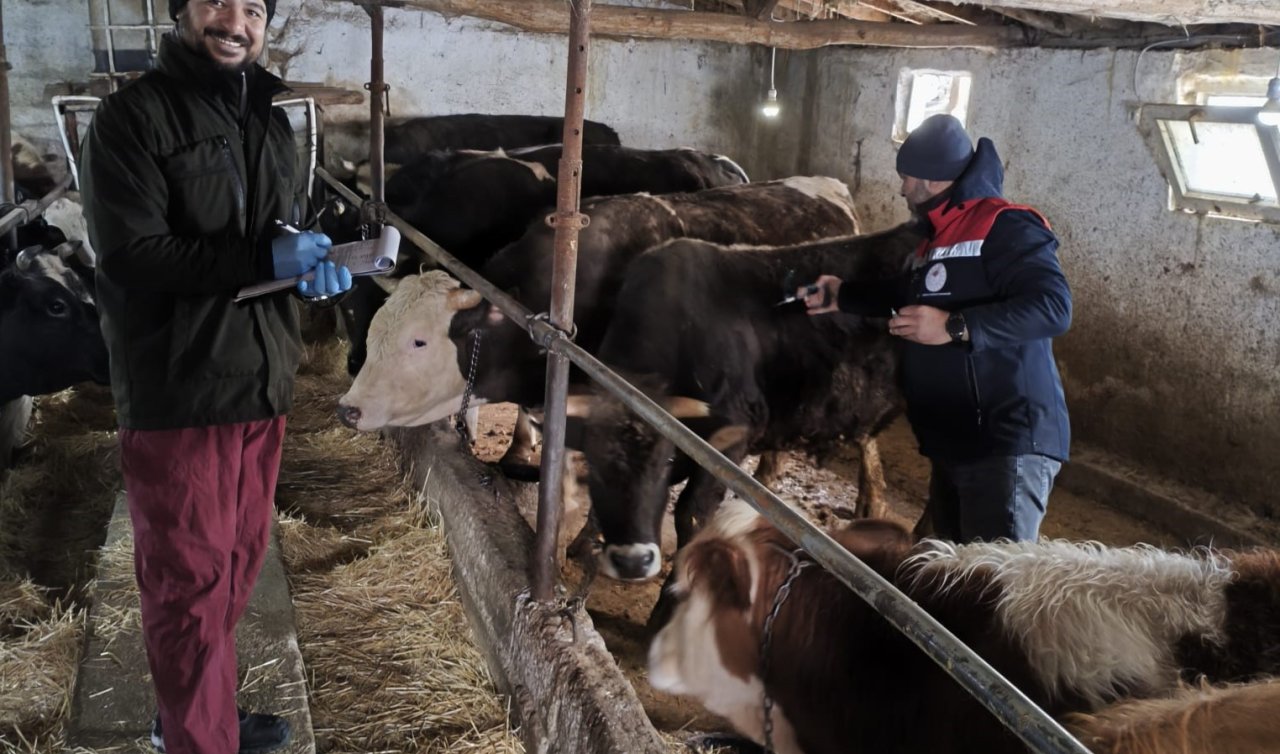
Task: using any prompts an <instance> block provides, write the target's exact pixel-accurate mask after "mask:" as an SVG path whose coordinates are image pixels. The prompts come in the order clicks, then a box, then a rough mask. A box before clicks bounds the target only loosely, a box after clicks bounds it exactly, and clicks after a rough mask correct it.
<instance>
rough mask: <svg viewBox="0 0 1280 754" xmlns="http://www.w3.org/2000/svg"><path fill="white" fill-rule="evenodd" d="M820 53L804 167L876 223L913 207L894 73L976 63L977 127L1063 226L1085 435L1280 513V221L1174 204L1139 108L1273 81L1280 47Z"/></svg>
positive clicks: (1016, 186)
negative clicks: (1218, 78) (1219, 78)
mask: <svg viewBox="0 0 1280 754" xmlns="http://www.w3.org/2000/svg"><path fill="white" fill-rule="evenodd" d="M820 55H821V62H820V64H819V67H820V71H821V73H820V80H819V81H818V82H817V84H816V86H815V87H814V91H815V92H816V99H815V101H814V102H812V103H811V104H810V107H809V111H808V112H807V113H806V118H808V119H809V122H810V123H812V124H820V127H818V128H815V129H814V130H813V131H812V133H811V134H809V135H808V136H806V139H807V140H808V141H810V142H811V143H810V144H808V145H806V146H805V147H804V148H803V149H802V153H803V154H804V155H805V156H806V157H805V159H806V160H807V163H806V164H803V165H802V166H801V167H802V168H803V169H805V170H807V171H809V172H819V173H822V172H825V173H828V174H831V175H835V176H837V177H840V178H843V179H845V180H846V181H848V182H849V183H850V184H851V185H852V186H854V188H855V197H856V199H857V202H858V207H859V211H860V212H861V213H862V217H863V219H864V221H865V222H866V223H867V225H868V227H869V228H871V229H873V230H874V229H879V228H884V227H887V226H889V225H892V224H894V223H897V222H899V221H902V220H904V219H905V218H906V216H907V210H906V207H905V204H904V203H903V200H902V199H901V197H899V195H898V188H899V185H898V180H897V177H896V171H895V168H894V157H895V154H896V149H895V147H894V146H893V145H892V143H891V141H890V131H891V128H892V124H893V118H894V96H895V87H896V83H897V80H898V72H899V70H900V69H902V68H903V67H911V68H942V69H948V70H968V71H971V72H972V73H973V76H974V84H973V93H972V98H971V102H970V108H969V113H970V115H969V126H970V130H971V132H972V133H973V134H974V135H975V136H989V137H991V138H992V139H993V140H994V142H995V144H996V146H997V148H998V149H999V151H1000V154H1001V157H1002V159H1003V160H1004V163H1005V169H1006V178H1005V188H1006V193H1007V195H1008V196H1009V197H1010V198H1012V199H1014V200H1017V201H1020V202H1025V203H1028V204H1031V205H1033V206H1036V207H1038V208H1039V209H1040V210H1041V211H1042V212H1044V214H1045V215H1046V216H1047V217H1048V218H1049V220H1050V222H1051V223H1052V224H1053V226H1054V229H1055V230H1056V231H1057V233H1058V235H1059V236H1060V238H1061V241H1062V247H1061V249H1060V251H1059V256H1060V259H1061V261H1062V265H1063V268H1064V270H1065V272H1066V274H1067V277H1068V279H1069V281H1070V284H1071V286H1072V291H1073V295H1074V321H1073V323H1072V326H1071V330H1070V332H1068V333H1067V334H1066V335H1065V336H1064V337H1062V338H1061V339H1059V340H1058V341H1057V342H1056V344H1055V352H1056V355H1057V358H1058V362H1059V367H1060V368H1061V371H1062V375H1063V381H1064V384H1065V389H1066V391H1067V400H1068V405H1069V408H1070V411H1071V418H1072V426H1073V429H1074V432H1075V435H1076V437H1077V438H1078V439H1080V440H1083V441H1085V442H1088V443H1092V444H1095V445H1099V446H1102V447H1105V448H1107V449H1110V450H1112V451H1114V452H1117V453H1120V454H1122V455H1124V456H1126V457H1129V458H1132V459H1134V460H1136V461H1139V462H1141V463H1144V464H1147V465H1148V466H1150V467H1153V468H1154V469H1156V470H1157V471H1159V472H1161V473H1163V474H1166V475H1168V476H1169V477H1171V478H1174V479H1177V480H1180V481H1182V482H1184V483H1189V484H1193V485H1197V486H1200V487H1202V488H1205V489H1208V490H1210V491H1214V492H1217V493H1219V494H1221V495H1223V496H1226V497H1229V498H1231V499H1236V500H1240V501H1246V502H1249V503H1250V504H1252V505H1254V506H1255V507H1256V508H1258V509H1262V510H1265V511H1268V512H1271V513H1275V514H1280V498H1277V497H1276V495H1275V493H1274V485H1275V478H1276V471H1277V467H1278V466H1277V461H1276V458H1277V455H1276V448H1277V447H1280V336H1277V333H1278V332H1280V226H1276V225H1268V224H1257V223H1247V222H1238V221H1233V220H1227V219H1219V218H1212V217H1204V216H1195V215H1188V214H1182V213H1175V212H1171V211H1170V210H1169V209H1168V193H1167V192H1168V189H1167V185H1166V183H1165V180H1164V179H1163V178H1162V177H1161V175H1160V173H1159V171H1158V169H1157V167H1156V164H1155V162H1154V161H1153V159H1152V156H1151V152H1150V151H1149V149H1148V147H1147V145H1146V143H1145V142H1144V140H1143V138H1142V137H1141V135H1140V134H1139V132H1138V129H1137V126H1136V123H1135V120H1134V118H1133V107H1134V106H1135V105H1136V104H1137V103H1139V102H1143V101H1145V102H1176V101H1178V100H1177V99H1176V97H1177V94H1178V81H1179V79H1180V78H1181V76H1182V74H1185V73H1189V72H1199V73H1203V74H1206V75H1227V74H1239V73H1243V74H1245V75H1251V76H1255V77H1257V79H1256V80H1258V81H1261V82H1263V84H1262V86H1263V87H1265V80H1266V77H1267V76H1270V75H1273V73H1272V72H1273V71H1274V70H1275V65H1276V58H1277V56H1280V51H1277V50H1263V51H1256V50H1255V51H1247V52H1204V53H1188V54H1180V53H1178V54H1176V53H1171V52H1160V51H1158V50H1152V51H1149V52H1147V53H1146V54H1145V55H1141V56H1139V55H1138V54H1137V53H1132V52H1117V51H1112V50H1099V51H1091V52H1081V51H1049V50H1019V51H1004V52H996V53H984V52H977V51H894V52H885V51H869V50H851V49H840V50H836V49H832V50H827V51H824V52H822V53H820ZM1261 91H1262V90H1261V89H1260V90H1259V93H1261ZM762 177H763V176H762Z"/></svg>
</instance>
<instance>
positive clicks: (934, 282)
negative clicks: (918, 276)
mask: <svg viewBox="0 0 1280 754" xmlns="http://www.w3.org/2000/svg"><path fill="white" fill-rule="evenodd" d="M946 284H947V266H946V265H945V264H943V263H942V262H938V263H937V264H935V265H934V266H932V267H930V268H929V271H928V272H927V273H925V276H924V287H925V288H926V289H928V291H929V292H930V293H937V292H938V291H940V290H942V286H944V285H946Z"/></svg>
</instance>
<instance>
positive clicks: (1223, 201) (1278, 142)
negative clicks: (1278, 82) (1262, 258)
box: [1139, 95, 1280, 223]
mask: <svg viewBox="0 0 1280 754" xmlns="http://www.w3.org/2000/svg"><path fill="white" fill-rule="evenodd" d="M1221 97H1222V99H1219V96H1215V97H1213V98H1212V101H1213V102H1214V103H1215V104H1214V105H1212V106H1210V105H1206V106H1203V107H1201V106H1193V105H1147V106H1145V107H1143V108H1142V115H1141V117H1140V119H1139V128H1140V129H1141V131H1142V133H1143V136H1144V137H1145V138H1146V139H1147V143H1148V146H1150V147H1151V150H1152V152H1153V153H1154V154H1155V156H1156V162H1157V163H1158V164H1159V167H1160V172H1161V173H1163V175H1164V177H1165V179H1166V180H1167V181H1168V182H1169V191H1170V200H1171V202H1170V203H1171V208H1172V209H1176V210H1182V211H1184V212H1196V213H1204V214H1212V215H1219V216H1223V217H1233V218H1238V219H1244V220H1255V221H1266V222H1276V223H1280V190H1278V189H1280V129H1278V128H1276V127H1275V126H1263V125H1259V124H1258V123H1257V122H1256V120H1255V117H1256V116H1257V112H1258V110H1257V105H1256V104H1254V102H1256V101H1257V100H1242V99H1241V98H1239V97H1234V96H1232V97H1230V98H1227V97H1228V96H1227V95H1221ZM1219 101H1224V102H1229V103H1232V104H1233V105H1234V104H1235V103H1240V105H1236V106H1217V104H1216V103H1217V102H1219ZM1241 105H1242V106H1241Z"/></svg>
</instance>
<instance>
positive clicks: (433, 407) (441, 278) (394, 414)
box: [338, 177, 857, 431]
mask: <svg viewBox="0 0 1280 754" xmlns="http://www.w3.org/2000/svg"><path fill="white" fill-rule="evenodd" d="M583 213H584V214H586V215H587V216H588V217H590V219H591V223H590V225H588V226H587V227H586V228H585V229H584V230H583V231H582V233H581V235H580V236H579V242H578V275H577V282H576V294H575V303H574V322H575V324H576V325H577V327H578V335H577V343H578V344H579V345H580V346H582V347H583V348H585V349H587V350H588V351H594V350H595V349H596V347H598V345H599V343H600V340H601V338H602V337H603V335H604V332H605V329H606V328H607V327H608V325H609V319H610V317H611V316H612V313H613V306H614V298H615V296H616V295H617V292H618V289H619V288H620V287H621V286H622V283H623V280H624V279H625V278H626V275H627V274H628V273H627V270H628V267H629V266H630V264H631V262H632V260H634V259H635V258H636V257H637V256H639V255H640V254H642V253H643V252H644V251H645V250H647V249H649V248H652V247H653V246H656V245H658V244H661V243H663V242H666V241H669V240H671V239H673V238H696V239H707V240H711V241H716V242H721V243H799V242H801V241H804V240H810V239H818V238H825V237H830V236H836V235H845V234H848V233H851V232H856V228H857V221H856V219H855V215H854V210H853V201H852V199H851V198H850V196H849V190H848V187H847V186H845V185H844V184H843V183H841V182H840V181H837V180H835V179H834V178H822V177H796V178H787V179H785V180H781V181H770V182H767V183H749V184H744V185H740V186H728V187H724V188H716V189H708V190H706V191H699V192H696V193H689V194H670V195H666V196H649V195H647V194H635V195H628V196H621V197H612V198H607V199H599V200H595V201H590V202H586V203H585V204H584V206H583ZM554 235H555V234H554V230H553V229H552V228H549V227H547V226H545V225H541V224H535V225H534V226H532V227H530V228H529V230H528V231H527V232H526V233H525V235H524V236H523V237H522V238H521V239H520V240H519V241H517V242H516V243H514V244H511V245H509V246H507V247H506V248H504V249H503V250H502V251H501V252H499V253H498V254H497V255H496V256H494V257H493V259H491V260H489V262H488V263H487V264H486V265H485V266H484V267H483V268H482V269H481V274H483V275H484V276H485V277H486V278H487V279H489V280H490V281H492V282H493V283H495V284H496V285H497V286H498V287H500V288H502V289H504V290H507V291H511V292H514V293H515V295H516V297H517V298H518V299H519V300H520V301H521V302H522V303H524V304H525V306H527V307H529V308H530V309H532V310H533V311H535V312H539V311H546V310H547V309H548V308H549V306H550V301H551V266H552V258H553V254H552V252H553V246H554ZM476 338H479V342H480V346H479V354H478V356H477V357H476V359H475V363H476V372H475V374H476V379H475V390H474V393H473V396H472V405H481V404H484V403H490V402H503V401H509V402H513V403H518V404H521V405H526V406H536V405H540V404H541V403H542V396H543V392H544V381H545V372H546V362H545V357H544V356H543V354H542V353H541V352H540V351H539V347H538V346H537V344H535V343H533V341H532V340H531V339H530V338H529V335H528V334H527V333H526V332H525V331H524V329H523V328H522V327H521V326H520V325H517V324H515V323H512V322H509V321H507V320H506V318H504V317H503V316H502V315H501V313H499V312H498V311H497V310H496V309H494V308H492V307H490V306H482V305H481V298H480V296H479V295H478V294H477V293H475V292H474V291H470V290H464V289H462V288H461V287H460V284H459V283H458V281H457V280H455V279H453V278H451V277H449V276H448V275H446V274H445V273H443V272H438V271H437V272H427V273H424V274H423V275H420V276H412V277H408V278H405V279H404V280H403V281H402V282H401V283H400V284H399V287H397V288H396V290H395V292H394V293H393V294H392V296H391V297H390V299H388V301H387V303H386V305H385V306H384V307H383V308H382V309H381V310H380V311H379V312H378V314H377V316H375V317H374V320H373V323H372V325H371V327H370V333H369V358H368V361H367V362H366V363H365V365H364V367H363V368H362V369H361V370H360V373H359V374H358V375H357V376H356V378H355V381H354V382H353V383H352V385H351V389H350V390H349V391H347V394H346V395H344V396H343V397H342V399H341V400H340V402H339V407H338V413H339V417H340V418H341V419H342V421H343V422H344V423H346V424H348V425H349V426H352V427H354V428H356V429H360V430H364V431H369V430H377V429H380V428H382V427H386V426H413V425H418V424H425V423H428V422H433V421H437V420H439V419H443V418H445V417H447V416H449V415H451V414H453V413H454V412H456V411H457V410H458V408H459V407H460V406H461V403H462V395H463V391H464V389H465V387H466V384H467V380H466V375H467V374H468V371H469V369H470V364H471V362H472V357H473V354H472V344H473V343H474V342H475V341H476Z"/></svg>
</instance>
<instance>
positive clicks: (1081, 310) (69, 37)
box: [4, 0, 1280, 509]
mask: <svg viewBox="0 0 1280 754" xmlns="http://www.w3.org/2000/svg"><path fill="white" fill-rule="evenodd" d="M4 10H5V27H6V38H7V41H8V51H9V57H10V61H11V62H12V63H13V66H14V70H13V72H12V74H11V83H10V86H11V90H12V93H13V111H14V123H15V128H16V129H17V130H19V131H21V132H23V133H26V134H28V135H34V136H37V137H41V136H43V137H45V138H49V139H52V138H53V135H54V131H53V124H52V116H51V114H50V111H49V107H48V96H49V92H50V91H51V88H53V89H56V88H57V85H58V82H64V81H84V80H85V79H86V76H87V73H88V71H89V69H90V68H91V66H92V63H93V61H92V55H91V54H90V52H89V44H88V38H89V37H88V31H87V28H86V24H87V17H88V14H87V11H86V10H85V6H84V2H83V0H26V1H25V2H21V3H16V4H15V3H12V2H9V3H6V4H5V9H4ZM386 16H387V36H386V57H387V61H388V63H387V78H388V81H389V82H390V83H391V85H392V87H393V89H392V93H391V96H392V113H393V115H396V116H401V115H411V114H433V113H450V112H472V111H488V112H526V113H543V114H558V113H559V112H560V111H561V108H562V101H563V87H564V83H563V77H564V67H565V43H564V38H563V37H559V36H551V35H534V34H524V33H517V32H513V31H510V30H507V29H504V27H501V26H500V25H497V24H490V23H486V22H479V21H474V20H465V19H452V20H447V19H444V18H442V17H440V16H437V15H434V14H429V13H420V12H414V11H402V10H388V11H387V12H386ZM271 34H272V44H271V49H272V56H271V66H272V67H273V68H274V69H275V70H277V71H281V72H283V73H284V74H285V75H287V76H288V77H289V78H291V79H296V80H306V81H323V82H326V83H329V84H333V85H340V86H345V87H349V88H353V89H360V88H361V85H362V84H363V82H364V81H365V80H366V78H367V73H368V59H369V35H368V19H367V17H366V15H365V14H364V11H363V10H361V9H359V8H357V7H355V6H347V5H345V4H330V3H324V4H322V3H317V2H306V3H304V2H302V0H280V4H279V7H278V10H277V17H276V20H275V22H274V23H273V24H272V27H271ZM78 51H83V52H78ZM1275 57H1276V53H1275V51H1262V52H1256V51H1251V52H1245V53H1195V54H1186V55H1183V54H1174V53H1166V52H1161V51H1159V50H1153V51H1150V52H1148V53H1146V54H1145V55H1141V56H1139V55H1137V54H1136V53H1131V52H1114V51H1095V52H1079V51H1037V50H1026V51H1014V52H1001V53H986V52H975V51H952V52H947V51H901V52H888V51H883V50H855V49H829V50H819V51H813V52H786V51H779V54H778V65H777V88H778V90H779V97H780V99H781V101H782V103H783V112H782V116H781V117H780V118H779V119H778V120H777V121H774V122H766V121H762V120H761V119H760V118H758V117H756V115H755V109H756V107H757V105H758V103H759V101H760V98H761V97H762V96H763V94H764V91H765V89H766V88H767V86H768V84H767V81H768V72H769V54H768V50H767V49H763V48H757V47H733V46H728V45H719V44H708V43H696V42H649V41H643V42H625V41H611V40H596V41H595V42H594V43H593V46H592V57H591V81H590V98H589V101H588V116H589V117H591V118H595V119H599V120H603V121H606V122H608V123H610V124H611V125H613V126H614V127H615V128H617V129H618V131H619V133H620V134H621V136H622V138H623V140H624V142H626V143H629V144H633V145H636V146H642V147H667V146H677V145H687V146H695V147H701V148H706V149H712V150H716V151H721V152H724V153H727V154H730V155H732V156H734V157H735V158H736V159H739V160H740V161H741V162H742V164H743V165H744V167H746V168H747V170H748V172H750V173H751V174H752V176H753V177H755V178H757V179H765V178H771V177H779V176H784V175H791V174H797V173H812V174H827V175H834V176H837V177H840V178H842V179H844V180H846V181H848V182H849V183H850V184H851V185H852V186H853V187H854V189H855V196H856V197H857V199H858V203H859V209H860V212H861V213H862V216H863V219H864V221H865V222H866V224H867V226H868V227H869V228H871V229H875V228H881V227H885V226H888V225H890V224H893V223H895V222H898V221H900V220H902V219H903V218H904V217H905V215H906V210H905V207H904V205H903V203H902V200H901V199H900V198H899V197H898V195H897V181H896V177H895V173H894V169H893V157H894V150H893V147H892V144H891V142H890V140H889V133H890V129H891V127H892V122H893V111H894V96H895V88H896V82H897V78H898V72H899V70H900V69H901V68H902V67H904V66H910V67H939V68H956V69H966V70H969V71H972V72H973V74H974V90H973V96H972V103H971V107H970V113H971V122H970V125H971V129H972V131H973V132H974V133H975V134H978V135H986V136H990V137H992V138H993V139H994V140H995V142H996V144H997V146H998V147H999V149H1000V151H1001V154H1002V155H1003V157H1004V159H1005V161H1006V167H1007V171H1008V175H1007V179H1006V187H1007V190H1008V193H1009V195H1010V196H1011V197H1013V198H1015V199H1018V200H1020V201H1025V202H1028V203H1031V204H1034V205H1036V206H1038V207H1040V208H1041V209H1042V210H1043V211H1044V212H1045V214H1046V215H1047V216H1048V217H1049V218H1050V220H1051V221H1052V222H1053V224H1054V227H1055V229H1056V230H1057V231H1058V233H1059V234H1060V236H1061V237H1062V241H1063V248H1062V250H1061V256H1062V262H1063V266H1064V268H1065V269H1066V272H1067V275H1068V277H1069V279H1070V281H1071V284H1072V287H1073V290H1074V293H1075V301H1076V307H1075V311H1076V315H1075V322H1074V324H1073V327H1072V330H1071V332H1070V333H1069V334H1068V335H1066V336H1065V337H1064V338H1062V339H1061V340H1060V342H1059V343H1058V345H1057V353H1058V355H1059V360H1060V365H1061V367H1062V371H1063V374H1064V378H1065V380H1066V386H1067V391H1068V400H1069V402H1070V405H1071V408H1072V418H1073V425H1074V427H1075V430H1076V432H1077V436H1078V437H1079V438H1081V439H1083V440H1085V441H1089V442H1094V443H1097V444H1100V445H1103V446H1105V447H1107V448H1109V449H1112V450H1114V451H1118V452H1120V453H1123V454H1125V455H1127V456H1131V457H1132V458H1134V459H1135V460H1138V461H1141V462H1145V463H1148V464H1151V465H1153V466H1154V467H1156V468H1158V469H1161V470H1163V471H1165V472H1166V473H1168V474H1169V475H1170V476H1171V477H1174V478H1177V479H1179V480H1181V481H1184V482H1189V483H1193V484H1197V485H1200V486H1203V487H1206V488H1208V489H1210V490H1214V491H1217V492H1220V493H1224V494H1226V495H1229V496H1231V497H1236V498H1240V499H1243V500H1247V501H1250V502H1252V503H1254V504H1255V505H1256V506H1258V507H1260V508H1268V509H1269V508H1271V506H1272V505H1273V504H1272V502H1271V501H1272V498H1273V496H1272V495H1271V493H1270V490H1269V485H1270V484H1271V482H1272V477H1273V476H1274V469H1275V468H1276V466H1277V462H1276V458H1277V454H1276V450H1275V449H1276V448H1277V447H1280V379H1278V377H1280V338H1278V337H1277V335H1276V333H1277V332H1280V228H1277V227H1276V226H1271V225H1258V224H1250V223H1239V222H1233V221H1230V220H1220V219H1212V218H1202V217H1195V216H1189V215H1182V214H1175V213H1172V212H1170V211H1169V210H1168V209H1167V200H1166V186H1165V182H1164V180H1163V178H1161V177H1160V175H1159V173H1158V172H1157V170H1156V167H1155V163H1154V162H1153V160H1152V158H1151V155H1150V153H1149V151H1148V149H1147V146H1146V145H1145V143H1144V142H1143V140H1142V139H1141V137H1140V136H1139V134H1138V131H1137V128H1136V126H1135V124H1134V122H1133V119H1132V117H1131V107H1132V106H1133V105H1134V104H1135V103H1137V102H1139V101H1165V102H1170V101H1176V97H1177V96H1178V94H1179V92H1178V91H1177V81H1178V80H1179V77H1180V76H1181V75H1182V74H1184V73H1187V72H1190V71H1199V72H1203V73H1206V74H1209V75H1214V74H1223V75H1230V74H1235V73H1240V72H1243V73H1245V74H1249V75H1253V76H1259V77H1266V76H1268V75H1270V72H1271V71H1272V70H1274V61H1275ZM330 117H331V118H335V119H344V118H357V119H359V118H365V117H367V110H366V109H365V108H363V107H347V108H336V109H334V110H331V112H330Z"/></svg>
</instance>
